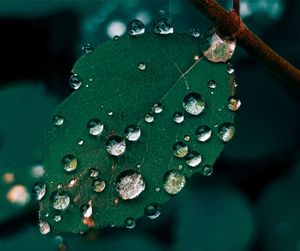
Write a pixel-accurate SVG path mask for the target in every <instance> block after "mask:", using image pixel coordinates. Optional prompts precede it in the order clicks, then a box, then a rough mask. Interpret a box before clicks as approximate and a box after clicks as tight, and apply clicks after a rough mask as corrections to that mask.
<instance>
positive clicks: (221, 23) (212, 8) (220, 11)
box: [190, 0, 300, 88]
mask: <svg viewBox="0 0 300 251" xmlns="http://www.w3.org/2000/svg"><path fill="white" fill-rule="evenodd" d="M190 1H191V2H192V3H193V4H194V5H195V6H196V7H197V8H198V9H199V10H200V11H201V12H202V13H203V14H204V15H206V16H207V17H208V18H209V19H210V20H211V21H212V22H213V23H214V24H215V25H216V26H217V27H218V29H219V30H220V32H221V33H223V34H231V35H234V36H235V37H236V40H237V43H238V45H239V46H240V47H242V48H243V49H244V50H245V51H247V52H248V53H249V54H250V55H251V56H253V57H255V58H256V59H257V60H258V61H260V62H262V63H263V64H264V65H266V66H267V67H268V68H269V69H270V70H272V71H273V72H274V73H275V74H277V75H278V76H279V77H281V79H282V80H284V81H285V82H287V83H293V84H296V85H294V86H296V87H297V88H300V71H299V70H298V69H297V68H296V67H294V66H293V65H292V64H291V63H289V62H288V61H287V60H285V59H284V58H283V57H281V56H280V55H278V54H277V53H276V52H275V51H273V50H272V49H271V48H270V47H269V46H268V45H266V44H265V43H264V42H263V41H262V40H260V39H259V38H258V37H257V36H256V35H255V34H254V33H252V32H251V31H250V30H249V29H248V28H247V26H246V25H245V24H244V23H243V22H242V21H241V19H240V18H239V16H238V15H237V13H236V10H233V11H230V12H228V11H226V10H225V9H224V8H223V7H222V6H221V5H219V4H218V3H217V2H216V1H215V0H190ZM234 2H236V4H237V2H239V1H234Z"/></svg>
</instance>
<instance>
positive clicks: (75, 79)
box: [69, 74, 82, 90]
mask: <svg viewBox="0 0 300 251" xmlns="http://www.w3.org/2000/svg"><path fill="white" fill-rule="evenodd" d="M69 84H70V86H71V87H72V88H73V89H75V90H77V89H78V88H79V87H80V86H81V84H82V80H81V78H80V77H79V76H78V75H77V74H73V75H72V76H71V77H70V80H69Z"/></svg>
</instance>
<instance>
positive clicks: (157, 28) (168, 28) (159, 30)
mask: <svg viewBox="0 0 300 251" xmlns="http://www.w3.org/2000/svg"><path fill="white" fill-rule="evenodd" d="M153 32H154V33H156V34H160V35H167V34H172V33H173V32H174V28H173V27H172V25H171V23H170V21H169V20H168V19H167V18H160V19H158V20H157V21H156V22H155V23H154V25H153Z"/></svg>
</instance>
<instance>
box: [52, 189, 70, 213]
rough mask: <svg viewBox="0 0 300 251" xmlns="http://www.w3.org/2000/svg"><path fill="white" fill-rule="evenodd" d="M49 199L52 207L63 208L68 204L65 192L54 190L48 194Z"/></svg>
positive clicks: (67, 196)
mask: <svg viewBox="0 0 300 251" xmlns="http://www.w3.org/2000/svg"><path fill="white" fill-rule="evenodd" d="M50 200H51V203H52V206H53V208H54V209H57V210H64V209H66V208H67V207H68V206H69V204H70V197H69V195H67V194H66V193H65V192H61V191H56V192H53V193H52V194H51V196H50Z"/></svg>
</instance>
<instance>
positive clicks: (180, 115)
mask: <svg viewBox="0 0 300 251" xmlns="http://www.w3.org/2000/svg"><path fill="white" fill-rule="evenodd" d="M173 121H174V122H175V123H177V124H180V123H182V122H183V121H184V115H183V113H181V112H174V114H173Z"/></svg>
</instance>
